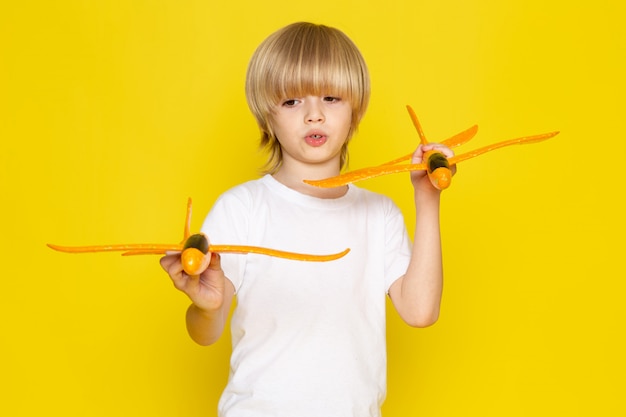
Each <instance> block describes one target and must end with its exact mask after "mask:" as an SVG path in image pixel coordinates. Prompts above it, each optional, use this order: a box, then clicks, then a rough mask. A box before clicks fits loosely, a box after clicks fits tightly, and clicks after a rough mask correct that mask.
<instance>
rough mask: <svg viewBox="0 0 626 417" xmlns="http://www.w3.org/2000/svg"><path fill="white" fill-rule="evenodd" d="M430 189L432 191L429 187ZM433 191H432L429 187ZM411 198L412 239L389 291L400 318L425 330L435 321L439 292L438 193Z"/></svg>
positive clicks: (440, 287) (438, 304) (441, 281)
mask: <svg viewBox="0 0 626 417" xmlns="http://www.w3.org/2000/svg"><path fill="white" fill-rule="evenodd" d="M431 188H433V187H432V186H431ZM433 190H434V188H433ZM434 191H435V192H436V193H435V192H433V194H436V195H430V196H425V195H423V194H421V195H419V194H418V193H417V192H416V195H415V210H416V219H415V238H414V242H413V249H412V253H411V261H410V263H409V267H408V268H407V272H406V274H405V275H403V276H402V277H401V278H399V279H398V280H396V281H395V282H394V283H393V284H392V285H391V287H390V288H389V297H390V298H391V301H392V302H393V305H394V306H395V308H396V310H397V311H398V313H399V314H400V317H402V319H403V320H404V321H405V322H406V323H407V324H409V325H410V326H414V327H427V326H430V325H432V324H434V323H435V322H436V321H437V319H438V318H439V306H440V303H441V294H442V290H443V266H442V256H441V237H440V232H439V193H440V192H439V191H438V190H434Z"/></svg>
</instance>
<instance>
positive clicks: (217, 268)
mask: <svg viewBox="0 0 626 417" xmlns="http://www.w3.org/2000/svg"><path fill="white" fill-rule="evenodd" d="M160 263H161V267H162V268H163V269H164V270H165V272H167V274H168V275H169V276H170V278H171V279H172V282H173V283H174V286H175V287H176V288H177V289H178V290H180V291H182V292H184V293H185V294H187V296H188V297H189V299H191V301H192V302H193V303H194V304H195V305H196V307H198V308H199V309H201V310H205V311H207V312H210V311H217V310H219V309H220V308H222V305H223V304H224V294H225V281H226V277H225V275H224V271H223V270H222V266H221V262H220V255H219V253H215V252H213V253H211V262H210V263H209V266H208V268H207V269H206V270H205V271H204V272H203V273H202V274H200V275H196V276H190V275H188V274H187V273H185V271H184V270H183V265H182V263H181V261H180V253H176V254H170V255H165V256H164V257H162V258H161V260H160Z"/></svg>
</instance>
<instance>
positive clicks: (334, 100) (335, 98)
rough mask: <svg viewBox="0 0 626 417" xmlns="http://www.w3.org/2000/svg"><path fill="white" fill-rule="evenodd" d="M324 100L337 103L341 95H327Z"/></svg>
mask: <svg viewBox="0 0 626 417" xmlns="http://www.w3.org/2000/svg"><path fill="white" fill-rule="evenodd" d="M324 101H327V102H329V103H335V102H338V101H341V99H340V98H339V97H332V96H326V97H324Z"/></svg>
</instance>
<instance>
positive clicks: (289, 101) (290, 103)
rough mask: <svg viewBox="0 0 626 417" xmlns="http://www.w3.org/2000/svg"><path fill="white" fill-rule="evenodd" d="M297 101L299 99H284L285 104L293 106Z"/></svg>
mask: <svg viewBox="0 0 626 417" xmlns="http://www.w3.org/2000/svg"><path fill="white" fill-rule="evenodd" d="M297 102H298V100H296V99H289V100H285V101H283V106H287V107H292V106H295V105H296V103H297Z"/></svg>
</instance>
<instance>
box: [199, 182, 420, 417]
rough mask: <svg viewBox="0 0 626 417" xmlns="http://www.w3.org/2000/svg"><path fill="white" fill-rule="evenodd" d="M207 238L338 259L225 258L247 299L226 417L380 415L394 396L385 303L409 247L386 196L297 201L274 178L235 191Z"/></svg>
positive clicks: (359, 193) (239, 311)
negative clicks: (338, 255)
mask: <svg viewBox="0 0 626 417" xmlns="http://www.w3.org/2000/svg"><path fill="white" fill-rule="evenodd" d="M202 231H203V232H204V233H205V234H206V235H207V236H209V239H210V241H211V242H212V243H214V244H218V245H219V244H233V245H234V244H241V245H255V246H263V247H268V248H272V249H279V250H286V251H291V252H302V253H311V254H330V253H337V252H340V251H342V250H344V249H346V248H350V252H349V253H348V254H347V255H346V256H344V257H343V258H341V259H338V260H335V261H330V262H302V261H293V260H286V259H279V258H274V257H269V256H265V255H257V254H248V255H237V254H222V267H223V268H224V271H225V274H226V276H227V277H228V279H229V280H230V281H231V282H232V283H233V285H234V287H235V291H236V297H237V306H236V308H235V311H234V313H233V317H232V319H231V329H232V345H233V352H232V356H231V369H230V376H229V381H228V384H227V386H226V388H225V390H224V393H223V394H222V397H221V399H220V402H219V414H220V416H223V417H248V416H250V417H252V416H253V417H261V416H271V417H279V416H285V417H308V416H311V417H335V416H336V417H339V416H341V417H347V416H358V417H365V416H380V407H381V405H382V402H383V400H384V398H385V394H386V364H387V357H386V341H385V296H386V293H387V291H388V289H389V287H390V286H391V284H392V283H393V282H394V281H395V280H396V279H398V278H399V277H401V276H402V275H404V273H405V272H406V269H407V267H408V263H409V258H410V241H409V238H408V235H407V232H406V228H405V225H404V219H403V217H402V213H401V212H400V210H399V209H398V208H397V206H396V205H395V204H394V203H393V202H392V201H391V200H390V199H389V198H387V197H385V196H382V195H380V194H376V193H373V192H370V191H367V190H364V189H361V188H358V187H356V186H353V185H350V186H349V190H348V192H347V193H346V195H344V196H343V197H341V198H337V199H319V198H315V197H311V196H307V195H303V194H301V193H298V192H296V191H294V190H292V189H290V188H288V187H286V186H284V185H282V184H281V183H279V182H278V181H276V180H275V179H274V178H273V177H272V176H270V175H266V176H265V177H263V178H261V179H258V180H255V181H250V182H247V183H244V184H242V185H239V186H237V187H235V188H233V189H231V190H229V191H227V192H226V193H224V194H223V195H222V196H221V197H220V198H219V199H218V201H217V202H216V203H215V205H214V207H213V209H212V210H211V212H210V213H209V215H208V216H207V218H206V220H205V222H204V225H203V227H202Z"/></svg>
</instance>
